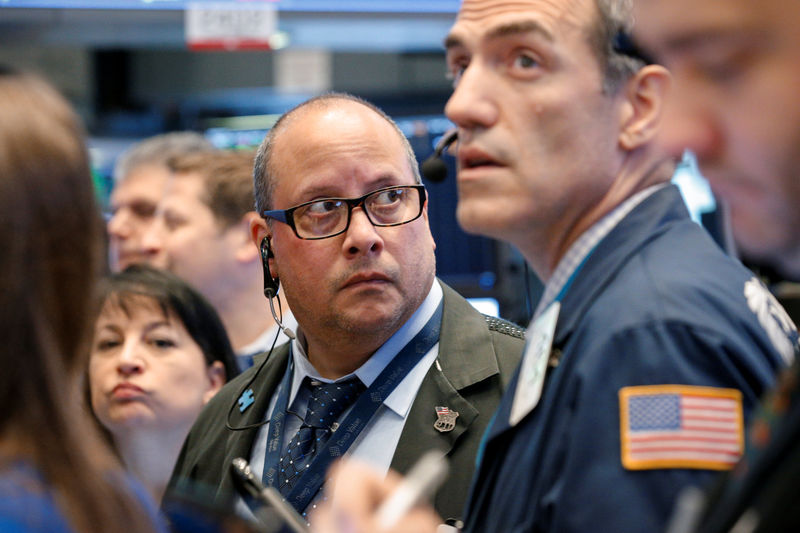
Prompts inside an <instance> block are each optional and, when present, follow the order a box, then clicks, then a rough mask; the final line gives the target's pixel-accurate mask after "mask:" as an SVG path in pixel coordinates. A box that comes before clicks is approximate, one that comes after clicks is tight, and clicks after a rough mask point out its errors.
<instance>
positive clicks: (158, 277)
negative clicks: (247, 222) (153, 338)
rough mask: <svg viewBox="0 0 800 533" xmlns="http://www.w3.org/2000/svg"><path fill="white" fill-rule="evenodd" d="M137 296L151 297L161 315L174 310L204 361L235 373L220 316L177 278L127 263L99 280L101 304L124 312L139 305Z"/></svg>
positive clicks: (230, 377)
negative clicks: (200, 351)
mask: <svg viewBox="0 0 800 533" xmlns="http://www.w3.org/2000/svg"><path fill="white" fill-rule="evenodd" d="M141 297H144V298H148V299H150V300H152V301H154V302H155V303H156V304H157V305H158V306H159V307H160V308H161V310H162V311H163V313H164V316H165V317H169V316H170V315H171V314H174V315H175V316H177V317H178V318H179V319H180V321H181V322H182V323H183V326H184V327H185V328H186V331H187V332H188V333H189V335H190V336H191V337H192V339H193V340H194V342H196V343H197V345H198V346H199V347H200V350H202V352H203V357H205V360H206V364H207V365H211V364H212V363H214V362H215V361H219V362H221V363H222V364H223V366H224V367H225V378H226V379H227V380H231V379H233V378H234V377H236V375H237V374H238V373H239V369H238V367H237V365H236V356H235V355H234V352H233V348H232V347H231V343H230V340H229V339H228V334H227V332H226V331H225V326H223V325H222V320H220V318H219V315H218V314H217V312H216V310H214V307H213V306H212V305H211V304H210V303H209V302H208V301H207V300H206V299H205V298H204V297H203V296H202V295H201V294H200V293H199V292H197V291H196V290H194V289H193V288H192V287H191V286H190V285H189V284H188V283H186V282H185V281H183V280H182V279H181V278H179V277H178V276H176V275H175V274H172V273H171V272H167V271H166V270H158V269H156V268H153V267H151V266H147V265H131V266H129V267H128V268H126V269H125V270H123V271H122V272H119V273H116V274H112V275H111V276H109V277H108V278H106V279H105V280H104V281H103V283H101V295H100V298H101V299H100V302H101V304H102V305H112V306H115V307H118V308H119V309H121V310H122V312H123V313H125V314H126V315H130V314H131V308H134V307H138V306H140V305H141V302H140V301H139V300H137V299H138V298H141Z"/></svg>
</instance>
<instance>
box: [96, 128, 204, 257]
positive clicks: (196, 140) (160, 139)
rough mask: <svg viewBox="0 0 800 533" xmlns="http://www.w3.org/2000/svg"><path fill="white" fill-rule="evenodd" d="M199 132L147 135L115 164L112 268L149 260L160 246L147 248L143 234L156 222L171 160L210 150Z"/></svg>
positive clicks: (110, 223)
mask: <svg viewBox="0 0 800 533" xmlns="http://www.w3.org/2000/svg"><path fill="white" fill-rule="evenodd" d="M212 148H213V146H212V145H211V143H210V142H209V141H208V140H206V139H205V137H203V136H202V135H200V134H199V133H193V132H174V133H165V134H162V135H156V136H155V137H150V138H148V139H145V140H143V141H141V142H139V143H137V144H135V145H133V146H132V147H131V148H129V149H128V150H127V151H126V152H125V153H123V154H122V155H121V156H120V158H119V160H118V161H117V163H116V165H115V167H114V187H113V189H112V190H111V197H110V200H109V204H110V206H109V207H110V210H111V218H109V220H108V224H107V231H108V241H109V243H108V262H109V267H110V268H111V271H112V272H119V271H122V270H124V269H125V268H126V267H127V266H129V265H131V264H134V263H146V262H149V261H150V260H152V259H153V258H154V257H157V256H158V254H159V250H156V249H145V248H144V247H143V246H142V236H143V235H144V233H145V232H146V231H147V230H148V228H149V227H150V225H151V224H152V221H153V217H154V215H155V212H156V207H157V206H158V202H159V201H160V200H161V197H162V196H163V194H164V187H165V186H166V183H167V178H168V177H169V169H168V167H167V161H168V160H169V159H170V158H172V157H174V156H176V155H180V154H183V153H190V152H196V151H200V150H210V149H212Z"/></svg>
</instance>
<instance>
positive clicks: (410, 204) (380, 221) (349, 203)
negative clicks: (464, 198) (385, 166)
mask: <svg viewBox="0 0 800 533" xmlns="http://www.w3.org/2000/svg"><path fill="white" fill-rule="evenodd" d="M425 198H426V194H425V186H424V185H398V186H394V187H384V188H382V189H378V190H376V191H372V192H370V193H367V194H365V195H364V196H361V197H359V198H321V199H319V200H312V201H310V202H305V203H302V204H300V205H296V206H294V207H290V208H289V209H275V210H272V211H263V212H262V213H261V215H262V216H264V217H268V218H271V219H273V220H277V221H278V222H283V223H284V224H288V225H289V227H291V228H292V230H294V234H295V235H297V236H298V237H299V238H301V239H308V240H314V239H327V238H328V237H334V236H336V235H339V234H340V233H344V232H345V231H347V228H349V227H350V219H351V218H352V213H353V209H354V208H356V207H359V206H361V207H363V209H364V214H365V215H367V219H368V220H369V221H370V223H371V224H372V225H373V226H378V227H387V226H400V225H402V224H408V223H409V222H411V221H412V220H416V219H417V218H419V216H420V215H421V214H422V207H423V206H424V205H425Z"/></svg>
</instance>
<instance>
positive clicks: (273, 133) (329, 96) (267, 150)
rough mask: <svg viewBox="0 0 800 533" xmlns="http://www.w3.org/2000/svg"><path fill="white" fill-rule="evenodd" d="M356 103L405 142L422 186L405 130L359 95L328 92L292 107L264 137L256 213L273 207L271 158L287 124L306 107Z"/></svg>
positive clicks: (257, 174)
mask: <svg viewBox="0 0 800 533" xmlns="http://www.w3.org/2000/svg"><path fill="white" fill-rule="evenodd" d="M348 101H349V102H355V103H357V104H361V105H363V106H365V107H367V108H369V109H371V110H372V111H374V112H375V113H377V114H378V115H379V116H381V117H382V118H383V119H384V120H385V121H386V122H388V123H389V124H390V125H391V126H392V127H393V128H394V130H395V131H396V132H397V136H398V137H399V138H400V140H401V142H402V143H403V147H404V148H405V152H406V157H407V158H408V165H409V167H411V172H412V173H413V174H414V181H415V183H422V178H421V177H420V174H419V166H418V164H417V158H416V156H415V155H414V149H413V148H411V143H409V142H408V138H406V136H405V134H404V133H403V131H402V130H401V129H400V127H399V126H398V125H397V124H396V123H395V121H394V120H392V119H391V118H390V117H389V115H387V114H386V113H385V112H384V111H383V110H382V109H380V108H379V107H378V106H376V105H374V104H372V103H370V102H367V101H366V100H364V99H363V98H359V97H358V96H354V95H352V94H348V93H340V92H331V93H326V94H323V95H320V96H315V97H314V98H311V99H310V100H306V101H305V102H303V103H302V104H300V105H298V106H296V107H294V108H292V109H291V110H289V111H287V112H286V113H284V114H283V116H281V118H280V119H278V121H277V122H276V123H275V125H274V126H273V127H272V129H271V130H269V132H267V135H266V137H264V141H263V142H262V143H261V146H260V147H259V148H258V154H257V155H256V161H255V167H254V169H253V185H254V191H255V197H256V211H258V212H259V213H261V212H262V211H265V210H267V209H271V208H272V195H273V193H274V191H275V179H274V174H275V169H274V168H273V167H272V157H273V150H274V148H275V142H276V140H277V138H278V137H279V136H280V134H281V133H282V132H283V130H285V129H286V128H287V127H288V125H289V124H290V123H291V122H292V120H293V119H294V118H295V117H296V115H298V114H299V113H300V112H301V111H303V110H305V109H306V108H309V107H311V108H317V109H321V108H325V107H329V106H333V105H335V104H337V103H340V102H348Z"/></svg>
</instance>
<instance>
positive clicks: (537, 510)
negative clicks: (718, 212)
mask: <svg viewBox="0 0 800 533" xmlns="http://www.w3.org/2000/svg"><path fill="white" fill-rule="evenodd" d="M631 9H632V7H631V3H630V2H629V1H623V0H596V1H595V0H565V1H561V2H550V1H547V0H530V1H525V2H517V1H504V0H465V1H464V2H463V3H462V6H461V9H460V11H459V14H458V18H457V19H456V22H455V25H454V26H453V28H452V30H451V32H450V34H449V35H448V37H447V39H446V41H445V44H446V47H447V62H448V65H449V70H450V72H451V74H452V76H453V80H454V86H455V88H454V93H453V95H452V97H451V98H450V100H449V101H448V103H447V107H446V114H447V116H448V117H449V118H450V119H451V120H452V121H453V122H454V123H455V124H456V126H457V128H458V147H457V159H458V193H459V200H458V209H457V215H458V220H459V223H460V224H461V225H462V227H464V228H465V229H466V230H468V231H473V232H477V233H481V234H485V235H488V236H491V237H495V238H498V239H504V240H506V241H508V242H510V243H512V244H514V245H515V246H516V247H517V248H519V250H520V251H521V252H522V254H523V255H524V256H525V258H526V259H527V261H528V262H529V263H530V264H531V266H532V267H533V269H534V270H535V271H536V273H537V274H538V275H539V276H540V278H541V279H542V280H544V281H545V292H544V295H543V297H542V299H541V301H540V303H539V307H538V308H537V310H536V312H535V316H534V319H533V321H532V323H531V325H530V327H529V329H528V334H527V338H528V346H527V349H526V352H525V355H524V356H523V360H522V363H521V365H520V368H519V371H518V373H517V375H516V376H515V378H514V379H513V380H512V382H511V384H510V385H509V388H508V390H507V391H506V393H505V395H504V398H503V401H502V402H501V405H500V407H499V409H498V411H497V413H496V415H495V417H494V419H493V422H492V424H491V426H490V428H489V430H488V432H487V434H486V436H485V441H484V445H483V447H482V452H481V455H480V458H479V461H480V463H479V466H478V468H477V469H476V475H475V478H474V481H473V485H472V490H471V494H470V497H469V499H468V504H467V509H466V517H467V518H466V524H465V530H466V531H470V532H479V531H480V532H484V531H485V532H490V531H491V532H496V531H518V532H534V531H547V532H549V533H561V532H585V531H614V532H616V533H622V532H641V531H659V530H661V529H663V528H664V526H665V525H666V523H667V521H668V519H669V516H670V514H671V510H672V507H673V504H674V501H675V499H676V496H677V495H678V494H679V492H680V491H681V489H682V488H683V487H685V486H687V485H692V484H702V483H707V482H708V481H709V480H711V479H712V478H713V477H714V475H715V473H716V471H718V470H725V469H729V468H731V467H732V466H733V465H734V464H735V462H736V460H737V459H738V458H739V457H740V456H741V455H742V453H743V452H744V449H745V447H744V444H743V434H744V425H745V423H746V421H747V420H749V419H750V417H751V415H752V412H753V410H754V407H755V406H756V404H757V402H758V398H759V397H760V396H761V395H762V393H763V392H764V390H765V389H767V388H768V387H770V386H771V385H772V384H773V382H774V376H775V374H776V373H777V371H778V370H779V369H781V368H783V366H784V365H786V364H787V363H788V362H790V361H791V360H792V358H793V348H794V346H795V345H796V342H797V333H796V331H795V329H794V327H793V326H792V325H791V323H790V321H788V317H786V314H785V312H784V311H783V309H782V308H781V307H780V306H779V305H778V304H777V302H776V301H775V299H774V298H773V297H772V295H771V294H770V293H769V292H768V291H767V290H766V288H765V287H764V286H763V285H762V284H761V283H760V282H759V280H758V279H757V278H756V277H755V276H754V275H753V274H752V273H751V272H750V271H748V270H747V269H745V268H744V267H743V266H742V265H741V264H740V263H739V262H738V261H736V260H735V259H732V258H730V257H729V256H727V255H725V254H724V253H723V251H722V250H721V249H720V248H719V247H718V246H717V245H716V244H715V243H714V242H713V241H712V240H711V238H710V237H709V235H708V234H707V233H706V232H705V231H704V230H703V229H702V228H701V227H700V226H699V225H697V224H695V223H694V222H692V221H691V219H690V217H689V215H688V212H687V210H686V207H685V205H684V203H683V200H682V198H681V196H680V193H679V191H678V190H677V188H676V187H675V186H674V185H671V184H670V183H669V180H670V177H671V175H672V173H673V166H674V165H673V162H672V160H671V158H669V157H668V156H666V155H665V154H664V153H663V152H662V151H661V150H660V148H659V147H658V146H657V145H656V142H655V141H656V138H657V135H658V131H659V128H660V123H661V120H662V116H663V113H664V104H665V99H666V97H667V94H668V90H669V85H670V75H669V73H668V72H667V71H666V70H665V69H664V68H663V67H661V66H658V65H653V64H648V63H647V62H646V61H644V60H643V59H642V58H641V57H638V56H637V54H636V51H635V49H633V47H632V46H630V39H629V31H630V30H631V27H632V13H631ZM369 479H370V478H369V477H368V476H366V475H363V474H360V475H358V476H355V475H352V472H350V473H349V474H348V471H347V470H346V468H343V469H342V470H341V471H340V474H339V476H337V477H336V478H335V480H334V481H333V486H334V489H335V490H334V493H333V502H334V506H333V508H332V509H329V512H328V514H327V515H326V514H323V515H322V516H321V517H320V518H319V519H318V520H319V523H320V524H323V523H324V524H325V525H330V526H331V528H332V530H336V526H337V524H341V523H342V520H345V521H347V520H351V521H352V522H351V523H350V524H348V525H350V526H352V525H353V523H355V525H356V528H357V529H358V530H361V531H375V530H377V529H378V528H379V524H375V523H374V521H373V519H374V517H372V516H371V515H370V509H374V505H375V504H376V503H379V501H380V498H375V494H380V492H378V491H379V490H380V489H376V490H373V491H371V492H370V491H368V490H360V489H358V488H355V489H353V488H352V487H351V485H352V484H354V483H356V484H358V483H362V484H364V483H369ZM348 489H352V490H351V491H350V494H354V493H355V492H353V491H359V490H360V492H358V493H360V494H362V495H363V494H365V493H371V494H372V495H373V497H372V500H371V501H366V502H365V501H364V500H358V499H355V498H354V497H353V496H348ZM371 506H372V507H371ZM365 511H366V512H365ZM343 515H344V517H343ZM417 518H418V516H417ZM432 522H433V520H432ZM323 530H324V531H327V529H323Z"/></svg>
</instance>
